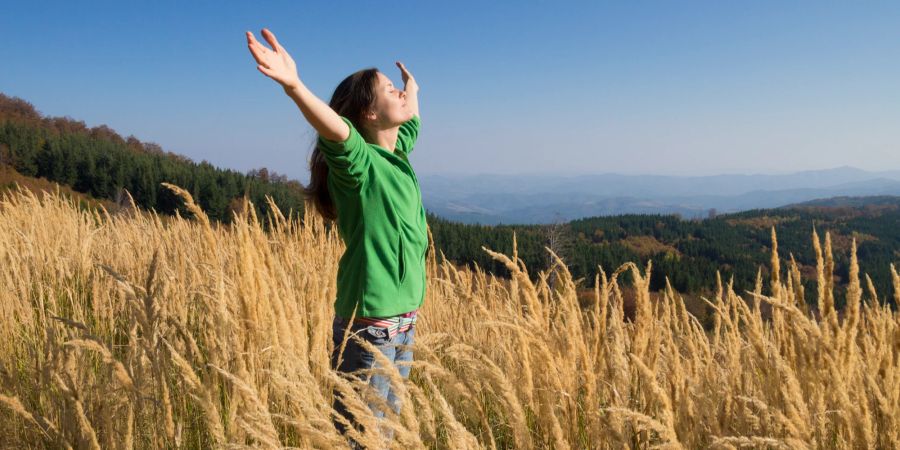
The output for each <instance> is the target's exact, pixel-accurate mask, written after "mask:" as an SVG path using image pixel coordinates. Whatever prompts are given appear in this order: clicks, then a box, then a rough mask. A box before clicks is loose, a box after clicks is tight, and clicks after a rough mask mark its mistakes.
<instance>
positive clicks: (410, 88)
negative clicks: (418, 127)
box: [397, 61, 421, 117]
mask: <svg viewBox="0 0 900 450" xmlns="http://www.w3.org/2000/svg"><path fill="white" fill-rule="evenodd" d="M397 67H398V68H400V73H401V74H402V75H403V91H404V92H405V93H406V106H407V107H409V109H410V110H411V111H412V112H413V114H415V115H417V116H418V115H419V85H418V84H416V79H415V78H413V76H412V74H411V73H409V70H406V66H405V65H403V63H402V62H400V61H397ZM420 117H421V116H420Z"/></svg>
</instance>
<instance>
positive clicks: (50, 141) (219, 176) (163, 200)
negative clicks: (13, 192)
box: [0, 94, 303, 223]
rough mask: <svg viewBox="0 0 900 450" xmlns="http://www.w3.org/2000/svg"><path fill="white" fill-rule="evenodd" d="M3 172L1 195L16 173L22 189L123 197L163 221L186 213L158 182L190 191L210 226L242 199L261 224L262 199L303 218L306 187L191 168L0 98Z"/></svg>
mask: <svg viewBox="0 0 900 450" xmlns="http://www.w3.org/2000/svg"><path fill="white" fill-rule="evenodd" d="M4 166H5V167H6V169H5V173H6V174H7V175H6V177H5V178H6V181H5V182H4V186H5V187H6V188H9V185H10V183H11V181H10V180H11V179H13V178H16V176H17V175H14V173H15V174H18V175H21V176H22V177H24V178H22V179H24V180H34V181H31V182H27V183H25V184H26V185H30V186H37V185H41V184H42V183H48V182H53V183H58V184H60V185H64V186H68V187H71V189H72V191H73V192H75V193H80V194H84V195H85V198H93V199H100V200H103V199H105V200H111V201H112V200H115V199H117V198H121V197H122V195H123V194H122V193H123V189H125V190H127V191H128V192H129V193H131V195H132V197H133V198H134V201H135V203H136V204H137V206H139V207H141V208H144V209H151V208H152V209H155V210H156V211H158V212H160V213H163V214H174V212H175V211H176V210H180V209H182V208H183V206H182V201H181V199H179V198H178V197H177V196H175V195H174V194H173V193H172V192H171V191H169V190H168V189H167V188H165V187H163V186H162V185H161V183H162V182H167V183H172V184H175V185H178V186H181V187H183V188H185V189H187V190H188V191H189V192H190V193H191V195H193V197H194V199H195V201H197V203H198V204H199V205H200V207H201V208H203V210H204V211H206V213H207V214H208V215H209V217H210V218H211V219H213V220H217V221H222V222H226V223H227V222H229V221H230V220H231V218H232V214H231V212H232V211H233V210H234V209H236V208H238V207H239V205H240V204H241V202H240V199H242V198H243V197H244V195H247V196H248V197H249V198H250V200H251V201H252V202H253V203H254V206H255V208H256V210H257V211H256V212H257V215H258V216H260V217H263V216H264V215H265V214H266V212H267V211H268V209H269V205H268V203H267V202H266V200H265V197H266V196H270V197H271V198H272V199H273V200H274V202H275V204H276V205H277V206H278V208H279V209H281V211H282V212H284V214H285V215H287V214H289V213H290V212H292V214H294V215H300V214H302V212H303V186H301V185H300V183H299V182H297V181H292V180H288V179H287V178H286V177H284V176H281V175H278V174H275V173H272V172H269V171H268V170H266V169H264V168H263V169H259V170H256V171H252V172H251V173H247V174H242V173H239V172H236V171H233V170H224V169H219V168H216V167H214V166H213V165H211V164H209V163H208V162H206V161H203V162H200V163H195V162H193V161H191V160H190V159H188V158H186V157H184V156H182V155H177V154H174V153H170V152H165V151H163V149H162V148H160V146H159V145H156V144H153V143H150V142H141V141H140V140H138V139H136V138H135V137H133V136H129V137H127V138H123V137H121V136H120V135H119V134H117V133H116V132H115V131H114V130H112V129H110V128H109V127H107V126H105V125H100V126H97V127H93V128H89V127H87V126H86V125H85V124H84V122H80V121H76V120H74V119H71V118H68V117H46V116H43V115H41V114H40V113H39V112H37V110H36V109H35V108H34V106H32V105H31V104H30V103H28V102H26V101H25V100H22V99H20V98H15V97H8V96H6V95H3V94H0V167H4ZM11 170H13V171H15V172H14V173H13V172H11ZM40 179H43V180H45V181H43V182H41V181H37V180H40ZM20 181H21V180H20ZM20 184H21V183H20ZM184 212H185V211H184V210H182V213H184Z"/></svg>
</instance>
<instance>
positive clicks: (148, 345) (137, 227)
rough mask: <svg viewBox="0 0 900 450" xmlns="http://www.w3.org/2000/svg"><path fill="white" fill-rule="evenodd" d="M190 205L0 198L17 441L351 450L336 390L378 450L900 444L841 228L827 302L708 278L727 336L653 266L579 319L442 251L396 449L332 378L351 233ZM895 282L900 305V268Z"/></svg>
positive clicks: (432, 263)
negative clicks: (845, 274)
mask: <svg viewBox="0 0 900 450" xmlns="http://www.w3.org/2000/svg"><path fill="white" fill-rule="evenodd" d="M184 196H185V201H186V202H188V204H189V206H190V207H191V209H192V211H194V213H195V217H193V218H188V219H184V218H175V219H173V220H168V219H165V220H164V219H162V218H160V217H157V216H154V215H150V214H145V213H138V212H130V213H122V214H117V215H109V214H106V213H105V212H103V211H102V210H101V211H99V212H98V211H91V210H84V209H80V208H78V207H77V206H76V205H75V204H73V203H71V202H70V201H68V200H65V198H64V197H62V196H60V195H54V194H48V195H34V194H31V193H29V192H27V191H25V192H13V193H10V194H7V195H6V197H5V199H4V200H3V202H2V203H0V263H2V265H0V448H73V449H75V448H93V449H96V448H104V449H117V448H142V449H143V448H152V449H156V448H192V449H193V448H242V447H253V448H283V447H299V448H341V447H345V446H346V444H345V441H344V440H343V439H342V437H341V436H340V435H338V434H337V433H336V432H335V429H334V427H333V426H332V415H333V411H332V410H331V408H330V405H331V400H332V395H333V394H332V393H333V392H334V391H335V390H336V391H338V392H341V393H343V395H345V396H346V397H347V402H349V404H350V406H351V408H352V409H354V410H356V411H357V412H358V413H359V414H361V415H363V422H364V423H368V424H369V425H370V426H369V427H368V428H367V430H369V432H367V433H366V434H362V435H357V436H355V437H356V438H357V439H358V440H359V441H361V442H363V443H364V444H366V445H367V446H368V447H369V448H380V447H389V446H394V447H396V448H454V449H456V448H525V449H527V448H555V449H570V448H571V449H582V448H595V449H621V448H648V449H649V448H685V449H696V448H790V449H798V448H854V449H855V448H898V447H900V423H898V421H900V316H898V314H897V313H896V312H893V311H891V309H890V308H888V307H887V306H884V305H885V302H884V300H885V299H883V298H882V299H879V298H877V295H875V293H874V289H870V285H869V283H867V278H866V277H865V275H860V274H859V273H858V269H857V265H856V258H855V247H854V250H852V251H853V253H854V254H853V257H852V261H853V263H852V265H851V272H850V277H849V280H848V282H849V284H848V289H847V292H848V294H847V305H848V306H847V308H846V310H844V311H841V312H840V314H839V313H838V312H837V311H835V309H834V307H833V305H834V298H833V295H832V292H833V275H832V272H833V262H832V255H831V245H830V239H829V238H828V236H827V235H825V236H823V238H824V239H820V237H818V236H812V238H811V245H814V246H815V248H816V251H817V254H818V255H819V263H818V270H817V280H818V284H817V286H818V289H817V291H816V292H804V291H803V286H802V284H801V283H799V279H800V272H799V270H798V269H797V267H796V266H795V265H793V264H791V263H790V259H789V258H788V259H784V258H779V257H778V254H777V246H776V247H775V248H776V250H775V252H773V253H774V254H773V257H772V261H771V264H770V267H769V269H771V270H770V272H771V273H772V275H771V278H770V279H767V280H762V279H760V280H759V281H758V282H757V287H756V289H755V292H733V290H732V289H731V288H730V286H729V283H728V281H727V280H709V284H710V286H711V287H717V289H716V294H715V295H713V296H711V298H708V299H707V301H708V302H709V304H710V305H711V307H712V308H714V309H715V311H716V313H715V321H714V329H713V330H711V331H708V330H704V328H703V327H702V326H701V325H700V323H699V322H698V321H697V320H696V319H695V318H693V316H691V315H690V314H689V313H688V312H687V310H686V308H685V306H684V303H683V301H682V299H681V297H680V296H679V295H678V294H677V293H674V292H672V291H671V290H668V291H664V292H650V291H649V289H648V287H647V286H648V281H647V280H646V278H645V277H644V276H643V275H644V274H646V273H647V268H645V267H637V266H635V265H630V264H629V265H625V266H623V267H620V268H604V269H606V270H607V271H606V272H605V273H604V274H603V275H602V276H600V279H599V280H598V283H597V288H596V290H595V292H594V296H593V298H592V299H591V300H590V301H588V302H587V304H586V305H583V304H579V299H578V295H577V291H578V286H576V285H575V284H574V283H573V281H572V278H571V276H569V274H568V272H567V270H566V268H565V266H564V265H558V266H556V267H555V268H554V269H553V270H554V271H556V272H557V275H558V276H557V277H556V279H557V282H556V283H555V285H554V286H553V287H552V288H551V287H550V286H548V284H547V282H546V280H547V278H548V274H547V273H542V274H531V275H529V274H526V273H524V271H523V270H522V267H523V264H521V263H520V262H519V261H518V260H517V258H516V256H515V255H501V254H494V257H496V258H498V259H500V260H502V261H504V262H505V264H506V265H507V266H508V267H509V268H510V269H511V270H512V271H513V273H514V277H513V278H512V279H511V280H504V279H497V278H494V277H493V276H491V275H488V274H485V273H483V272H480V271H476V272H472V271H467V270H458V269H456V268H455V266H454V265H452V264H451V263H449V262H447V261H444V260H442V259H441V258H440V252H439V251H435V249H431V251H430V253H429V257H428V268H427V273H428V291H427V296H426V300H425V305H424V307H423V309H422V312H421V315H420V321H419V322H418V324H417V331H416V343H415V346H414V351H415V359H416V360H415V362H414V363H413V367H412V375H411V377H410V379H409V380H408V381H403V380H402V379H400V378H399V377H398V376H397V375H396V371H389V372H388V375H389V376H392V378H393V382H394V383H395V386H396V388H397V389H398V390H399V392H400V393H401V396H402V397H403V405H404V406H403V409H402V411H401V414H400V415H399V416H389V417H388V420H386V421H385V422H384V423H383V424H382V425H383V426H387V427H391V428H394V429H395V440H394V441H393V442H392V443H383V442H380V441H379V434H378V433H377V427H375V426H373V425H374V423H373V421H374V419H373V418H372V417H371V416H368V415H366V413H367V409H366V406H365V399H366V398H367V397H368V396H369V394H368V393H367V392H366V391H365V390H364V389H362V387H361V386H359V385H358V384H355V383H354V382H353V381H352V380H351V379H349V378H347V377H343V376H339V375H338V374H336V373H335V372H333V371H332V370H330V368H329V353H330V351H331V349H330V346H331V321H332V317H333V308H332V301H333V298H334V296H335V274H336V272H337V263H338V260H339V258H340V256H341V254H342V252H343V244H342V243H341V241H340V239H339V238H338V237H337V236H336V235H334V234H331V233H327V232H326V229H325V227H324V225H323V224H322V223H321V222H317V221H314V220H311V221H309V222H307V223H306V224H300V223H297V222H286V221H285V220H284V219H283V218H282V217H271V218H264V219H263V218H259V219H258V218H256V217H253V216H250V217H241V218H239V220H236V221H235V224H234V225H233V226H229V227H220V226H217V225H215V224H211V223H210V222H209V221H208V220H207V219H206V218H205V216H204V215H203V214H202V212H201V211H199V210H198V209H197V208H196V207H195V206H193V203H192V202H191V201H190V199H189V197H187V195H186V194H185V195H184ZM245 210H248V209H245ZM249 210H250V211H252V208H250V209H249ZM310 216H312V214H310ZM260 220H265V221H271V222H272V225H273V226H272V227H271V228H272V231H269V232H265V231H263V227H262V226H260V224H259V221H260ZM774 238H775V231H774V230H773V239H774ZM790 250H791V249H787V251H790ZM787 251H785V253H784V254H788V253H787ZM436 254H437V256H438V257H435V255H436ZM623 271H630V272H631V273H632V275H633V279H634V280H635V282H634V285H633V286H629V287H628V289H633V291H634V293H635V294H634V295H635V314H634V319H633V320H625V318H624V315H623V290H624V289H625V288H626V287H625V286H621V285H620V282H619V281H618V276H619V275H620V274H621V273H622V272H623ZM532 279H535V280H537V281H532ZM893 286H894V292H893V296H894V299H895V301H896V302H897V303H898V304H900V279H898V276H897V273H896V271H893ZM804 298H808V299H810V300H811V303H812V304H814V305H815V307H811V308H810V307H807V303H806V302H805V301H804V300H803V299H804ZM581 303H585V302H583V301H582V302H581ZM763 305H768V306H763ZM763 307H765V308H770V309H771V318H770V319H766V320H763V318H762V317H763V316H762V315H761V313H760V310H761V308H763ZM767 317H768V314H767Z"/></svg>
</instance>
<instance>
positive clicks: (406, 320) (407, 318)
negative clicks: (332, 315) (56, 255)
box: [339, 309, 419, 339]
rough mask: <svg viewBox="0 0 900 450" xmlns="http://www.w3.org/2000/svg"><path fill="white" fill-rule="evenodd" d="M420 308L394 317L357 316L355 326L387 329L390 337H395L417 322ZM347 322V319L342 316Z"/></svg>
mask: <svg viewBox="0 0 900 450" xmlns="http://www.w3.org/2000/svg"><path fill="white" fill-rule="evenodd" d="M418 311H419V310H417V309H416V310H413V311H410V312H408V313H403V314H400V315H397V316H393V317H356V318H354V319H353V327H357V326H363V327H375V328H384V329H386V330H387V334H388V339H393V338H394V336H396V335H397V333H402V332H404V331H408V330H409V329H410V328H412V327H413V324H415V323H416V315H417V313H418ZM339 319H341V322H342V323H344V324H346V323H347V319H344V318H342V317H340V318H339Z"/></svg>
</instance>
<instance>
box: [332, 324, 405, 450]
mask: <svg viewBox="0 0 900 450" xmlns="http://www.w3.org/2000/svg"><path fill="white" fill-rule="evenodd" d="M346 327H347V323H346V320H345V319H343V318H341V317H335V318H334V323H333V325H332V342H333V343H334V351H333V352H332V354H331V368H332V369H334V370H337V371H338V372H344V373H352V372H355V371H357V370H360V369H371V368H378V367H380V366H378V365H377V364H376V361H375V355H373V354H372V353H370V352H368V351H366V350H364V349H363V348H362V346H361V345H359V343H358V342H356V341H355V340H354V339H351V337H350V336H352V335H354V334H355V335H356V336H358V337H359V338H361V339H363V340H365V341H366V342H368V343H370V344H372V345H374V346H375V347H376V348H377V349H378V351H380V352H381V353H382V354H383V355H384V356H385V357H386V358H387V359H388V361H390V362H391V363H397V362H401V361H407V362H411V361H412V360H413V352H412V349H411V348H409V347H406V348H403V347H398V346H411V345H412V344H413V338H414V336H415V325H413V326H412V327H411V328H410V329H409V330H407V331H404V332H402V333H397V334H396V335H394V337H393V339H388V338H387V328H379V327H374V326H365V325H354V326H352V327H351V329H350V335H348V336H347V345H346V348H345V349H344V353H343V355H342V356H341V365H340V367H336V366H337V359H338V353H339V352H340V350H341V343H342V339H343V338H344V332H345V330H346ZM409 369H410V367H409V366H408V365H405V364H404V365H399V366H397V371H398V372H400V376H402V377H403V378H404V379H406V378H409ZM356 376H357V377H358V378H359V379H361V380H363V381H365V380H366V378H367V375H366V374H356ZM368 378H369V379H368V382H369V385H370V386H372V387H373V388H374V389H375V390H376V391H377V392H378V394H379V395H380V396H381V397H382V398H384V399H386V400H387V403H388V405H390V407H391V409H392V410H393V411H394V412H395V413H397V414H399V413H400V406H401V405H400V399H399V398H398V397H397V396H396V395H395V394H394V390H393V389H392V388H391V383H390V381H389V380H388V378H387V377H385V376H384V375H381V374H373V375H371V376H370V377H368ZM333 407H334V409H335V410H336V411H337V412H338V413H339V414H341V415H342V416H344V417H345V418H346V419H347V420H348V421H349V422H350V423H351V424H354V425H355V424H356V423H355V421H354V420H353V415H352V414H351V413H350V412H349V411H347V408H346V407H345V406H344V403H343V402H342V401H341V399H340V397H339V396H338V395H337V393H335V396H334V404H333ZM369 409H371V410H372V413H373V414H374V415H375V417H379V418H382V417H384V415H385V414H384V411H381V410H380V409H379V408H378V406H377V405H374V404H369ZM334 424H335V427H336V428H337V429H338V431H340V432H341V433H344V432H345V429H344V426H343V425H342V424H341V423H340V422H338V421H335V422H334ZM387 437H388V438H390V437H391V436H387Z"/></svg>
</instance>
